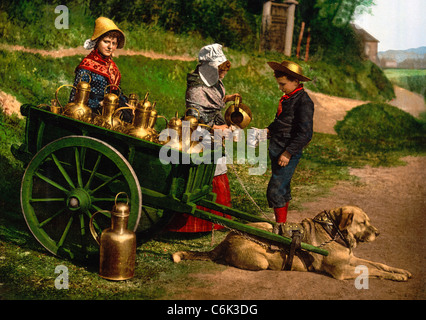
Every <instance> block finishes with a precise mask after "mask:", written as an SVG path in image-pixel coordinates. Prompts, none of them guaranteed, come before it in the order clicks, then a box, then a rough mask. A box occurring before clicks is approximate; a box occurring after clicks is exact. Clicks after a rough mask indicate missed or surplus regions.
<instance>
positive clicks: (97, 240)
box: [89, 198, 117, 245]
mask: <svg viewBox="0 0 426 320" xmlns="http://www.w3.org/2000/svg"><path fill="white" fill-rule="evenodd" d="M116 200H117V198H116ZM99 212H108V213H109V211H108V210H99V211H96V212H95V213H94V214H93V215H92V216H91V217H90V221H89V229H90V233H91V234H92V237H93V239H95V240H96V242H97V243H98V245H101V243H100V239H101V238H100V237H99V235H98V234H97V233H96V230H95V227H94V226H93V218H94V217H95V215H96V214H97V213H99Z"/></svg>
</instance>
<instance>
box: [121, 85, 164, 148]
mask: <svg viewBox="0 0 426 320" xmlns="http://www.w3.org/2000/svg"><path fill="white" fill-rule="evenodd" d="M148 95H149V92H147V93H146V95H145V98H144V100H143V101H140V102H139V103H138V104H137V105H136V106H132V107H123V108H119V109H117V111H119V110H123V109H132V110H133V112H134V117H133V122H132V125H131V126H130V128H129V129H127V131H126V133H127V134H129V135H131V136H134V137H136V138H139V139H143V140H148V141H151V142H156V143H158V142H159V141H158V135H159V134H158V132H157V131H156V130H155V129H154V126H155V124H156V122H157V119H158V118H163V119H164V120H165V121H166V125H167V119H166V118H165V117H164V116H161V115H158V112H157V110H155V105H156V102H154V103H153V104H151V102H149V101H148Z"/></svg>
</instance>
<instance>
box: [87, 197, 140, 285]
mask: <svg viewBox="0 0 426 320" xmlns="http://www.w3.org/2000/svg"><path fill="white" fill-rule="evenodd" d="M121 193H123V192H120V193H119V194H117V196H116V197H115V205H114V207H113V208H112V211H111V227H110V228H108V229H105V230H104V231H102V234H101V236H98V234H97V233H96V231H95V228H94V226H93V217H94V216H95V215H96V214H97V213H99V212H102V211H97V212H96V213H94V214H93V215H92V217H91V219H90V223H89V227H90V232H91V233H92V236H93V238H94V239H95V240H96V242H97V243H98V244H99V246H100V257H99V275H100V276H101V277H102V278H104V279H108V280H117V281H118V280H127V279H130V278H132V277H133V276H134V271H135V263H136V234H135V233H134V232H133V231H131V230H128V229H127V223H128V220H129V215H130V208H129V205H128V203H124V202H118V203H117V197H118V195H120V194H121ZM107 212H108V211H107Z"/></svg>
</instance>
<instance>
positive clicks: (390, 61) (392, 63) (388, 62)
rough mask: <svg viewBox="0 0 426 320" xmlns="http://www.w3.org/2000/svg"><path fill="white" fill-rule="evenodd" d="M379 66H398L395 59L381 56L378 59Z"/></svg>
mask: <svg viewBox="0 0 426 320" xmlns="http://www.w3.org/2000/svg"><path fill="white" fill-rule="evenodd" d="M380 66H381V67H382V68H385V69H388V68H389V69H390V68H392V69H395V68H398V62H396V60H395V59H386V58H381V59H380Z"/></svg>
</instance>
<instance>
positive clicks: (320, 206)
mask: <svg viewBox="0 0 426 320" xmlns="http://www.w3.org/2000/svg"><path fill="white" fill-rule="evenodd" d="M404 160H405V161H406V162H407V165H406V166H401V167H396V168H370V167H367V168H364V169H353V170H352V171H351V174H353V175H355V176H357V177H359V178H360V181H359V183H357V184H355V185H354V184H351V183H350V182H341V183H339V184H338V185H337V186H336V187H334V188H333V189H332V190H331V194H330V196H328V197H324V198H321V199H317V200H315V202H312V203H306V204H305V205H304V210H303V212H295V211H290V212H289V221H294V222H298V221H301V220H302V219H303V218H306V217H310V218H312V217H314V216H315V215H316V214H317V213H319V212H321V211H322V210H324V209H331V208H334V207H339V206H342V205H358V206H360V207H361V208H363V209H364V210H365V211H366V212H367V213H368V215H369V216H370V218H371V221H372V223H373V225H375V226H376V227H377V228H378V229H379V230H380V236H379V237H378V238H377V240H376V241H375V242H372V243H369V244H361V245H360V246H359V247H358V248H356V249H355V251H354V254H355V255H356V256H358V257H361V258H364V259H369V260H374V261H379V262H382V263H385V264H388V265H390V266H394V267H398V268H403V269H407V270H409V271H410V272H411V273H412V274H413V278H412V279H410V280H409V281H408V282H394V281H389V280H379V279H369V282H368V289H361V290H359V289H357V288H356V287H355V282H354V280H343V281H340V280H335V279H333V278H331V277H329V276H327V275H323V274H316V273H308V272H295V271H290V272H283V271H270V270H266V271H245V270H240V269H236V268H233V267H226V269H225V270H223V271H221V272H216V273H207V274H206V273H199V274H193V275H191V277H193V278H194V279H196V280H197V282H200V281H201V282H202V283H203V285H201V286H200V285H199V284H197V285H196V286H194V287H189V288H185V293H184V294H180V295H178V296H176V297H173V298H176V299H184V300H188V299H202V300H210V299H225V300H246V299H247V300H259V299H260V300H283V299H285V300H291V299H303V300H311V299H314V300H329V299H333V300H334V299H338V300H340V299H345V300H346V299H348V300H364V299H365V300H367V299H368V300H372V299H377V300H382V299H390V300H394V299H395V300H402V299H410V300H412V299H419V300H423V299H425V298H426V291H425V284H426V282H425V270H424V265H425V262H426V261H425V254H424V247H425V246H426V241H425V240H426V239H425V235H424V225H425V223H426V215H425V213H426V210H425V206H426V175H425V173H424V168H425V166H426V158H425V157H422V158H415V157H407V158H405V159H404ZM189 263H193V262H189ZM196 263H198V262H196ZM199 263H213V262H199Z"/></svg>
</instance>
